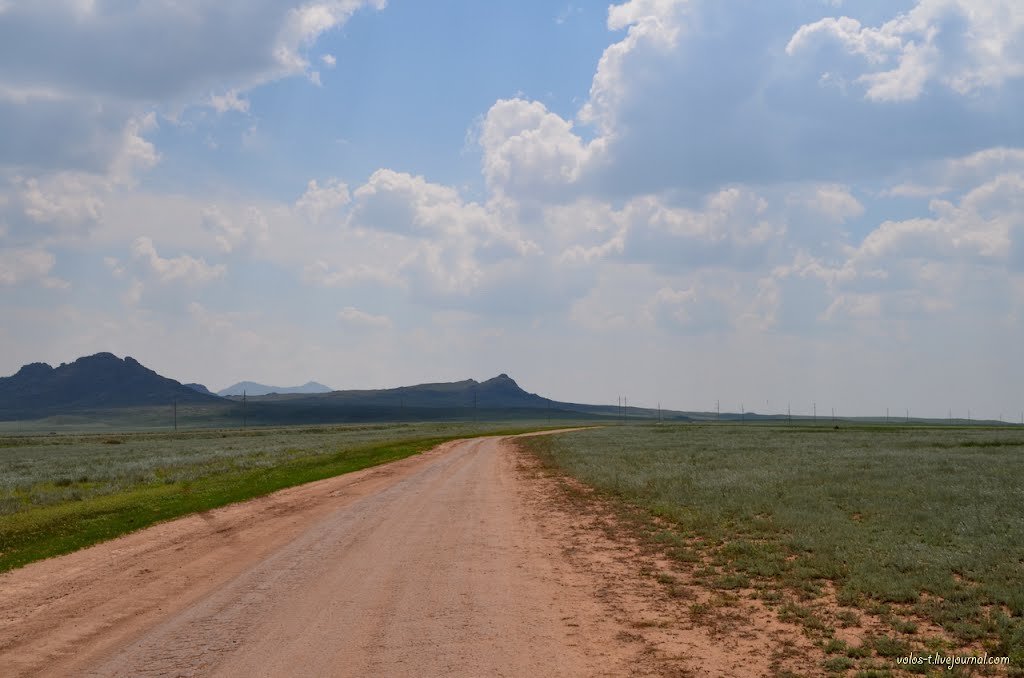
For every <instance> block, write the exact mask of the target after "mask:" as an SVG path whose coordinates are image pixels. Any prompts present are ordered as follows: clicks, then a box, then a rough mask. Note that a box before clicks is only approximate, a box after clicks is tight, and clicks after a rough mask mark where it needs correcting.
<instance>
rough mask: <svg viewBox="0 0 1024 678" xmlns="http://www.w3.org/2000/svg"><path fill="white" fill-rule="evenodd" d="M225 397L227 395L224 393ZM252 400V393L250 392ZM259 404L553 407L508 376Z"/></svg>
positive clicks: (273, 398)
mask: <svg viewBox="0 0 1024 678" xmlns="http://www.w3.org/2000/svg"><path fill="white" fill-rule="evenodd" d="M221 393H222V394H223V393H224V391H221ZM247 395H249V396H251V395H252V391H247ZM256 400H257V401H259V402H288V403H291V404H293V405H294V404H299V403H303V404H306V405H309V406H314V407H315V406H320V407H329V406H330V407H338V406H342V405H353V406H361V407H377V408H379V407H394V408H401V407H407V408H408V407H413V408H466V407H469V408H472V407H474V406H475V407H477V408H489V409H495V408H498V409H500V408H508V407H530V408H538V407H548V406H549V405H551V404H554V403H553V401H551V400H548V399H547V398H542V397H541V396H539V395H536V394H534V393H527V392H526V391H524V390H523V389H521V388H520V387H519V384H517V383H516V382H515V381H514V380H513V379H512V378H511V377H509V376H508V375H507V374H500V375H498V376H497V377H494V378H492V379H488V380H487V381H482V382H480V381H476V380H475V379H465V380H463V381H453V382H442V383H430V384H417V385H416V386H400V387H398V388H389V389H378V390H353V391H331V392H330V393H317V394H285V393H281V392H278V393H275V394H266V395H264V396H263V397H260V398H257V399H256Z"/></svg>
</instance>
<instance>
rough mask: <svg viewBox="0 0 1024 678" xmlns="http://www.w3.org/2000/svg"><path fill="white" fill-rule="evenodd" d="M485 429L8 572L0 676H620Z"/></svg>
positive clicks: (0, 618)
mask: <svg viewBox="0 0 1024 678" xmlns="http://www.w3.org/2000/svg"><path fill="white" fill-rule="evenodd" d="M523 485H524V480H523V479H522V477H521V474H520V473H518V472H517V468H516V462H515V459H514V452H513V451H511V450H509V449H506V447H505V444H504V443H502V441H500V440H499V439H496V438H482V439H476V440H470V441H459V442H456V443H449V444H447V445H444V446H442V447H441V448H438V449H436V450H433V451H431V452H428V453H426V454H423V455H419V456H417V457H413V458H410V459H406V460H403V461H400V462H396V463H393V464H389V465H386V466H381V467H376V468H374V469H367V470H365V471H361V472H358V473H355V474H350V475H347V476H342V477H339V478H333V479H329V480H325V481H321V482H318V483H313V484H310V485H305V486H302V487H298V488H293V489H290V490H285V491H282V492H278V493H276V494H274V495H271V496H269V497H265V498H262V499H258V500H255V501H251V502H246V503H243V504H237V505H234V506H230V507H226V508H224V509H220V510H216V511H211V512H208V513H205V514H201V515H198V516H192V517H189V518H185V519H182V520H177V521H174V522H170V523H166V524H162V525H158V526H155V527H153V528H150V529H147V530H144V531H141V532H138V533H135V534H132V535H129V536H127V537H124V538H121V539H118V540H115V541H112V542H108V543H105V544H101V545H98V546H95V547H92V548H90V549H86V550H84V551H80V552H78V553H74V554H71V555H69V556H65V557H61V558H56V559H52V560H49V561H44V562H40V563H36V564H33V565H31V566H28V567H26V568H23V569H21V570H17V571H14V572H11V573H7V574H5V575H2V576H0V666H2V667H3V673H4V675H8V676H9V675H53V676H69V675H75V676H79V675H81V676H198V675H203V676H206V675H216V676H239V677H242V676H246V677H248V676H296V675H309V676H545V675H551V676H555V675H558V676H571V675H581V676H582V675H585V676H598V675H629V674H631V673H633V669H635V668H636V666H637V665H636V654H637V652H638V650H637V648H635V647H633V646H632V645H630V644H629V643H624V642H622V641H621V634H622V632H623V630H622V627H621V625H620V624H619V623H618V622H616V621H614V620H612V619H610V618H609V614H608V610H607V609H606V608H605V607H604V605H603V603H602V602H601V601H600V599H599V597H598V596H596V595H595V591H594V586H593V582H592V581H590V580H588V578H587V577H586V576H585V574H584V573H580V572H578V571H576V570H575V569H574V568H573V567H572V566H571V564H569V563H567V562H565V560H564V558H563V555H562V547H561V545H560V544H559V543H558V542H557V540H555V539H554V538H552V536H551V535H549V534H545V532H544V530H543V520H544V516H543V515H540V514H539V513H538V509H537V506H536V505H535V504H533V503H531V502H530V501H528V499H527V496H526V495H525V494H524V488H523Z"/></svg>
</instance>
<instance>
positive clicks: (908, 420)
mask: <svg viewBox="0 0 1024 678" xmlns="http://www.w3.org/2000/svg"><path fill="white" fill-rule="evenodd" d="M906 423H908V424H909V423H910V408H909V407H908V408H907V422H906Z"/></svg>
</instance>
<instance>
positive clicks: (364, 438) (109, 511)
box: [0, 422, 543, 572]
mask: <svg viewBox="0 0 1024 678" xmlns="http://www.w3.org/2000/svg"><path fill="white" fill-rule="evenodd" d="M538 428H543V424H538V423H534V424H533V425H530V424H529V423H522V422H517V423H516V424H515V425H514V428H513V425H511V424H509V423H479V424H471V423H449V424H436V423H430V424H388V425H359V426H317V427H287V428H255V429H253V428H250V429H246V430H240V429H231V430H227V429H224V430H216V429H210V430H192V431H188V432H181V433H173V432H127V431H121V432H114V433H112V432H106V433H80V434H61V435H21V436H14V435H6V436H0V572H3V571H5V570H9V569H11V568H13V567H18V566H21V565H24V564H26V563H28V562H31V561H33V560H38V559H40V558H46V557H50V556H54V555H59V554H62V553H68V552H70V551H73V550H76V549H78V548H82V547H83V546H87V545H90V544H93V543H96V542H99V541H103V540H105V539H110V538H112V537H115V536H118V535H121V534H124V533H126V532H130V531H132V530H136V529H139V528H141V527H145V526H146V525H150V524H153V523H155V522H159V521H162V520H167V519H170V518H174V517H177V516H181V515H185V514H187V513H192V512H196V511H203V510H207V509H210V508H214V507H217V506H223V505H225V504H228V503H232V502H235V501H242V500H245V499H250V498H252V497H256V496H260V495H263V494H267V493H269V492H272V491H274V490H277V489H281V488H284V487H290V486H293V485H298V484H301V483H305V482H310V481H312V480H319V479H321V478H327V477H330V476H334V475H340V474H342V473H348V472H350V471H355V470H358V469H361V468H366V467H368V466H373V465H375V464H380V463H384V462H387V461H393V460H396V459H401V458H403V457H406V456H409V455H411V454H416V453H418V452H421V451H423V450H426V449H429V448H430V447H433V446H434V445H437V444H439V443H441V442H443V441H445V440H451V439H454V438H462V437H471V436H476V435H485V434H488V433H497V432H520V431H524V430H536V429H538Z"/></svg>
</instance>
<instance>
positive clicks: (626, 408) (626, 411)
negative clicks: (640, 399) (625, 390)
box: [622, 396, 629, 424]
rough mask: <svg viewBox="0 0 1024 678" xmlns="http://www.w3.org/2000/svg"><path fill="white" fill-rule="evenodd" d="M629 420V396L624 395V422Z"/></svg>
mask: <svg viewBox="0 0 1024 678" xmlns="http://www.w3.org/2000/svg"><path fill="white" fill-rule="evenodd" d="M628 420H629V398H627V397H626V396H622V423H623V424H625V423H626V422H627V421H628Z"/></svg>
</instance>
